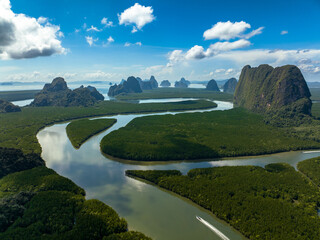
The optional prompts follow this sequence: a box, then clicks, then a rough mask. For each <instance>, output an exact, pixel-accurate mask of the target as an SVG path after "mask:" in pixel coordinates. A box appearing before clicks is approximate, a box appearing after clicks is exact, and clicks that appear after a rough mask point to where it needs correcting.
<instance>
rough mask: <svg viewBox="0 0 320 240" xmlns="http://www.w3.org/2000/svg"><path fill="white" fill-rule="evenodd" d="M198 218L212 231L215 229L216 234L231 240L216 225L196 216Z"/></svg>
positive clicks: (224, 239) (225, 239)
mask: <svg viewBox="0 0 320 240" xmlns="http://www.w3.org/2000/svg"><path fill="white" fill-rule="evenodd" d="M196 219H197V220H199V221H200V222H201V223H202V224H204V225H205V226H206V227H208V228H209V229H210V230H211V231H213V232H214V233H215V234H217V235H218V236H219V237H220V238H221V239H223V240H230V239H229V238H228V237H227V236H226V235H224V234H223V233H222V232H220V231H219V230H218V229H217V228H216V227H214V226H212V225H211V224H210V223H208V222H207V221H206V220H204V219H203V218H201V217H199V216H196Z"/></svg>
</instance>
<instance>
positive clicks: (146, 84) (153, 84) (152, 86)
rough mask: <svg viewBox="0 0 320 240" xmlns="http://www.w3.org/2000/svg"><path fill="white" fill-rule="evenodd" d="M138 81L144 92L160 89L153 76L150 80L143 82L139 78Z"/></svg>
mask: <svg viewBox="0 0 320 240" xmlns="http://www.w3.org/2000/svg"><path fill="white" fill-rule="evenodd" d="M136 79H137V80H138V82H139V84H140V87H141V89H142V90H151V89H155V88H158V82H157V80H156V79H155V77H154V76H151V78H150V80H145V81H142V79H141V78H139V77H137V78H136Z"/></svg>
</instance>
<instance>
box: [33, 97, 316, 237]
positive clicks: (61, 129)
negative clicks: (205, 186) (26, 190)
mask: <svg viewBox="0 0 320 240" xmlns="http://www.w3.org/2000/svg"><path fill="white" fill-rule="evenodd" d="M162 101H163V100H162ZM149 102H150V101H149ZM215 102H216V103H217V104H218V107H217V108H215V109H207V110H195V111H186V112H206V111H213V110H227V109H231V108H232V104H231V103H228V102H221V101H215ZM163 114H177V113H168V112H166V113H153V114H130V115H116V116H112V117H103V118H116V119H117V123H116V124H115V125H113V126H112V127H111V128H110V129H108V130H107V131H104V132H102V133H100V134H99V135H96V136H94V137H92V138H90V139H89V140H88V141H87V142H85V143H84V144H83V145H82V146H81V148H80V149H78V150H76V149H75V148H73V146H72V145H71V143H70V141H69V139H68V137H67V135H66V130H65V128H66V126H67V124H68V123H63V124H55V125H53V126H50V127H46V128H44V129H43V130H41V131H40V132H39V133H38V135H37V138H38V140H39V143H40V144H41V147H42V157H43V159H44V160H45V161H46V164H47V166H48V167H49V168H52V169H54V170H55V171H56V172H58V173H59V174H60V175H62V176H65V177H67V178H69V179H71V180H73V181H74V182H75V183H76V184H78V185H79V186H81V187H82V188H84V189H85V191H86V192H87V199H90V198H96V199H99V200H101V201H103V202H105V203H106V204H108V205H109V206H111V207H112V208H114V209H115V210H116V211H117V212H118V213H119V215H120V216H121V217H124V218H125V219H126V220H127V221H128V223H129V229H130V230H137V231H141V232H143V233H145V234H146V235H148V236H150V237H152V238H153V239H155V240H180V239H183V240H195V239H197V240H198V239H199V240H202V239H217V240H218V239H220V238H219V237H218V236H217V235H215V234H214V233H213V232H212V231H211V230H210V229H208V228H207V227H206V226H204V225H203V224H201V223H200V222H199V221H198V220H197V219H196V218H195V216H200V217H202V218H203V219H205V220H206V221H208V222H209V223H210V224H212V225H213V226H214V227H216V228H217V229H218V230H220V231H221V232H222V233H223V234H224V235H226V236H227V237H228V238H230V239H244V237H243V236H242V235H241V234H240V233H239V232H237V231H236V230H235V229H233V228H232V227H230V226H229V225H228V224H226V223H225V222H223V221H220V220H219V219H218V218H216V217H215V216H214V215H212V214H211V213H210V212H208V211H206V210H204V209H202V208H200V207H198V206H197V205H195V204H193V203H192V202H191V201H188V200H186V199H183V198H181V197H179V196H177V195H175V194H172V193H170V192H167V191H164V190H161V189H159V188H158V187H155V186H152V185H149V184H146V183H143V182H141V181H137V180H134V179H131V178H129V177H126V176H125V174H124V172H125V170H127V169H141V170H144V169H159V170H162V169H177V170H180V171H182V172H183V173H187V172H188V171H189V170H190V169H193V168H203V167H216V166H240V165H256V166H262V167H263V166H265V165H266V164H269V163H277V162H286V163H289V164H290V165H292V166H294V167H296V164H297V163H298V162H299V161H302V160H304V159H308V158H311V157H316V156H320V153H317V152H313V153H309V154H304V153H303V152H299V151H298V152H287V153H280V154H274V155H268V156H261V157H251V158H248V157H246V158H236V159H229V160H228V159H224V160H216V161H212V160H208V161H195V162H190V161H188V162H165V163H164V162H160V163H159V162H156V163H141V162H126V161H116V160H112V159H109V158H106V157H105V156H103V155H102V154H101V152H100V147H99V145H100V141H101V139H102V138H103V137H104V136H105V135H107V134H108V133H110V132H111V131H114V130H116V129H119V128H120V127H123V126H126V124H128V123H129V122H130V121H131V120H132V119H134V118H136V117H142V116H147V115H163Z"/></svg>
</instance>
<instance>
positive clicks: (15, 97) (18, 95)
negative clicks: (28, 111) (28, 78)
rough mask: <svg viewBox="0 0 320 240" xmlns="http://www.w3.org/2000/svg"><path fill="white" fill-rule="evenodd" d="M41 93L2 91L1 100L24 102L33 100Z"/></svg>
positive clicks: (0, 93)
mask: <svg viewBox="0 0 320 240" xmlns="http://www.w3.org/2000/svg"><path fill="white" fill-rule="evenodd" d="M38 92H40V91H39V90H22V91H0V99H4V100H7V101H9V102H12V101H22V100H27V99H32V98H34V96H35V95H36V94H37V93H38Z"/></svg>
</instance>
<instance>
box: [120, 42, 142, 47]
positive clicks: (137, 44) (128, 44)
mask: <svg viewBox="0 0 320 240" xmlns="http://www.w3.org/2000/svg"><path fill="white" fill-rule="evenodd" d="M133 45H136V46H139V47H141V46H142V43H141V42H136V43H129V42H126V43H125V44H124V46H125V47H130V46H133Z"/></svg>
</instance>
